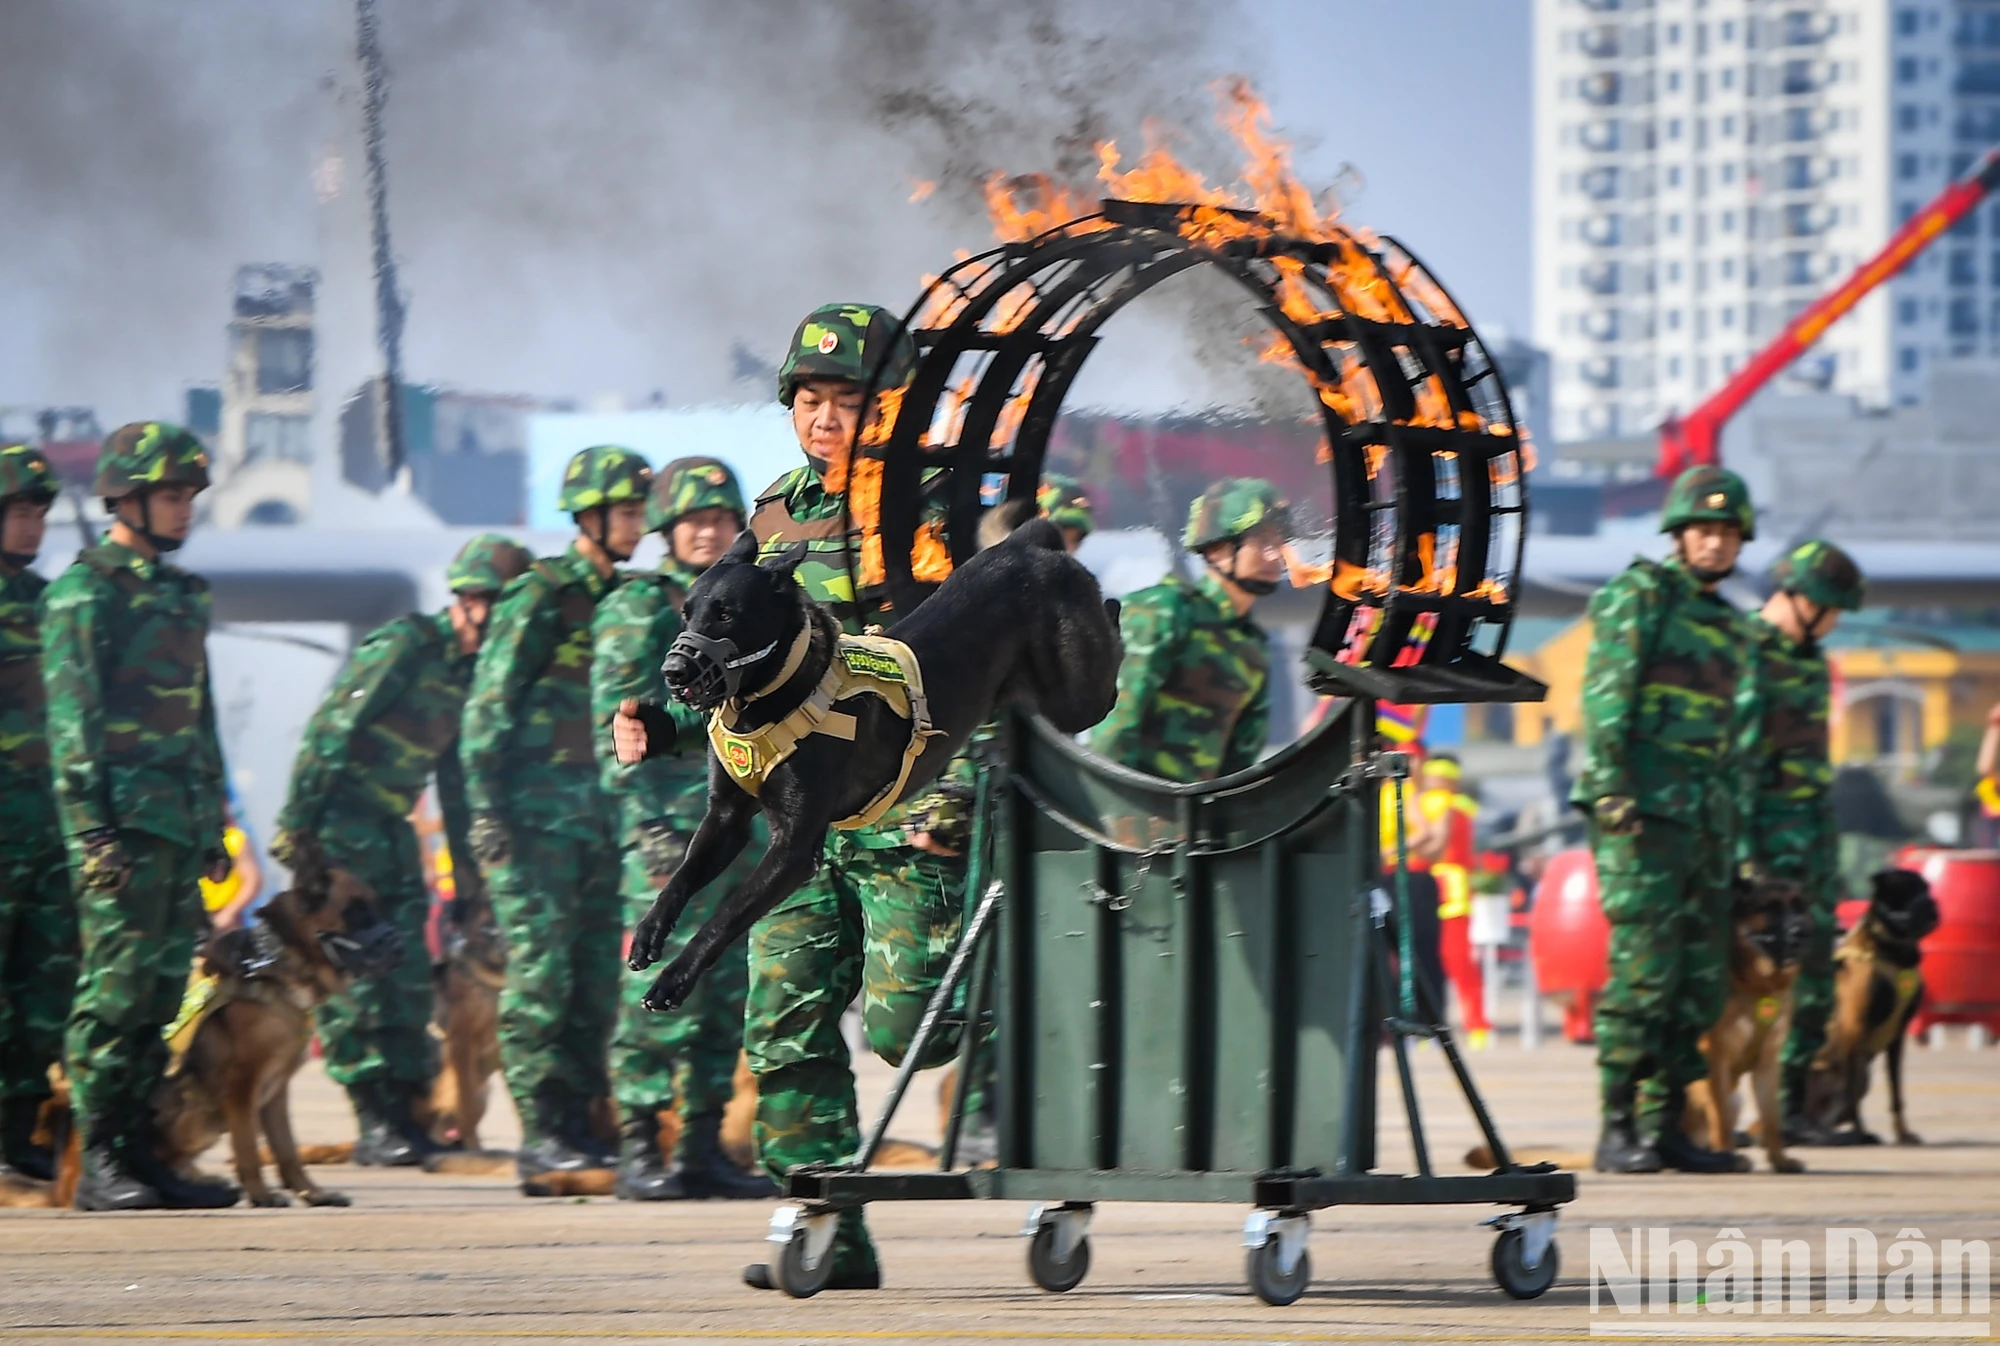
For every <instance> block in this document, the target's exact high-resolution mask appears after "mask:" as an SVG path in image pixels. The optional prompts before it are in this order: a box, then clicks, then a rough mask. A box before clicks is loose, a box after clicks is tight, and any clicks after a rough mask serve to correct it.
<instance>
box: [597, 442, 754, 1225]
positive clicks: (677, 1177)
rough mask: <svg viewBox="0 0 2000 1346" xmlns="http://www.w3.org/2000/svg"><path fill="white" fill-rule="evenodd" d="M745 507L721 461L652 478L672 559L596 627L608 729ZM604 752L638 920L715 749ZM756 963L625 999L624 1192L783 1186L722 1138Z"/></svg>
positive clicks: (662, 658) (693, 917)
mask: <svg viewBox="0 0 2000 1346" xmlns="http://www.w3.org/2000/svg"><path fill="white" fill-rule="evenodd" d="M746 513H747V511H746V510H745V509H744V508H743V492H742V489H741V488H740V487H738V486H737V484H736V476H735V474H734V473H732V472H731V471H730V470H729V468H728V467H727V466H725V465H724V464H723V463H721V462H719V461H717V460H716V459H714V458H682V459H678V460H676V461H675V462H672V463H669V464H667V466H666V467H665V468H664V469H662V470H661V472H660V474H659V475H658V476H657V477H656V478H655V479H654V481H653V495H652V500H651V502H650V504H649V505H648V507H647V513H646V526H647V527H648V528H649V529H651V530H652V531H654V532H657V533H659V534H660V535H661V536H662V537H663V538H664V540H665V541H666V544H667V555H666V559H665V560H664V561H663V562H661V565H660V568H659V570H658V571H656V572H654V573H652V574H650V575H642V574H637V573H634V574H629V575H627V576H626V577H625V581H624V583H623V584H621V585H619V587H618V589H617V590H616V591H615V592H614V593H612V594H611V596H610V597H608V598H606V599H605V600H604V601H603V602H602V603H600V604H599V605H598V608H597V616H596V618H595V620H594V623H593V639H594V642H595V649H594V652H593V655H592V660H591V672H590V687H591V702H592V708H593V710H594V712H595V714H596V716H597V721H598V724H599V725H600V726H601V727H604V728H608V727H609V726H610V723H611V719H612V716H613V715H614V714H615V713H616V712H617V710H618V707H619V706H620V705H622V704H624V703H625V702H626V701H628V700H632V699H642V700H643V699H651V700H658V699H659V696H660V691H661V682H660V665H661V664H663V663H665V662H666V658H667V649H668V647H669V646H671V645H672V644H673V643H674V637H675V636H677V635H679V634H680V632H681V618H680V613H681V607H682V605H683V604H684V603H685V602H686V601H687V590H688V586H689V585H691V584H693V583H694V581H695V579H696V578H697V577H698V576H699V575H700V574H701V572H702V571H704V570H706V569H707V568H708V567H709V566H710V565H712V564H713V563H714V562H715V560H716V559H717V558H718V557H720V556H721V555H722V553H723V552H724V551H726V550H727V549H728V547H729V544H730V542H731V541H732V540H733V539H734V538H735V537H736V535H737V534H738V533H740V532H741V531H742V530H743V521H744V516H745V514H746ZM598 759H599V763H600V778H601V779H602V781H603V783H604V791H605V793H606V794H607V795H609V796H610V797H611V799H612V801H613V804H614V806H615V807H616V808H617V811H618V841H619V846H620V848H621V849H622V851H623V853H624V869H623V882H622V888H623V892H624V896H625V902H626V906H627V910H628V912H629V915H630V917H631V920H632V921H634V922H636V921H637V920H638V919H639V918H640V917H641V916H643V915H645V914H646V912H647V911H648V910H650V909H651V907H652V904H653V899H654V898H655V897H656V896H657V895H658V894H659V891H660V889H661V888H663V887H665V886H666V883H667V880H668V879H669V878H671V877H672V876H673V872H674V870H675V869H677V868H679V866H680V862H681V857H682V856H684V855H685V854H687V847H688V841H689V840H690V839H691V838H692V837H693V835H694V829H695V827H696V826H697V825H699V824H700V822H701V816H702V814H703V813H704V812H705V811H706V810H707V807H708V759H707V756H706V755H705V754H698V753H690V754H687V755H685V756H679V757H661V758H655V759H653V760H652V761H646V762H639V763H636V764H634V765H631V766H621V765H619V763H618V759H617V757H616V756H615V755H614V754H613V753H612V752H611V750H610V748H609V747H608V745H603V744H601V745H600V750H599V753H598ZM762 849H763V848H762V847H761V846H758V845H754V844H753V845H752V846H750V847H749V848H748V849H746V850H745V851H744V853H743V854H742V855H741V856H739V857H737V859H736V862H735V863H734V864H733V865H731V866H730V868H729V869H728V870H726V871H725V872H724V873H723V874H722V875H721V877H719V878H717V879H715V880H714V881H713V882H711V883H710V884H709V885H708V886H707V887H705V888H703V889H702V890H701V892H699V893H697V894H696V895H695V898H694V902H693V904H692V905H691V906H690V907H689V909H688V910H687V911H685V912H683V913H682V915H681V920H680V924H679V925H678V926H677V927H676V928H675V931H674V934H673V937H672V939H671V941H670V943H669V944H668V947H667V951H666V952H665V953H664V954H663V955H662V957H663V958H666V959H669V960H670V959H672V958H674V957H676V956H678V955H679V953H680V951H681V949H682V948H683V947H685V945H686V943H687V941H688V939H689V938H690V937H692V936H693V934H694V932H695V931H696V930H698V929H699V928H700V927H701V926H702V924H703V923H704V922H706V921H707V920H708V919H709V917H710V916H712V915H713V914H714V913H715V908H716V906H717V905H718V904H719V903H720V902H721V901H722V899H723V897H724V896H725V895H726V894H727V893H729V891H730V890H731V889H733V888H735V887H736V885H737V884H739V883H741V882H742V881H743V880H744V879H745V878H747V877H748V876H749V873H750V870H751V869H752V868H754V867H755V864H756V859H757V856H758V854H759V853H761V851H762ZM746 973H747V965H746V963H745V960H744V950H743V947H742V946H741V945H739V946H738V947H737V948H735V949H734V950H732V951H730V952H727V953H724V954H723V956H722V958H721V959H720V960H718V961H717V962H716V964H715V966H714V967H712V968H710V969H709V971H708V975H706V976H705V977H703V978H702V979H701V981H700V983H699V984H698V985H696V987H695V989H694V993H693V995H691V996H690V997H689V998H688V1001H687V1003H686V1004H684V1005H682V1006H681V1007H680V1008H679V1009H678V1010H676V1011H675V1012H674V1013H672V1014H652V1013H649V1012H648V1011H647V1010H646V1008H645V1007H644V1005H643V1003H642V1002H641V999H640V996H639V995H638V994H637V989H636V988H634V990H633V993H631V994H628V995H626V996H625V997H624V998H623V1000H622V1002H621V1003H620V1005H619V1008H618V1031H617V1033H616V1034H615V1035H614V1036H613V1037H612V1039H611V1085H612V1092H613V1095H614V1096H615V1097H616V1099H617V1100H618V1106H619V1110H620V1131H621V1143H620V1146H619V1156H618V1179H617V1183H616V1187H615V1190H616V1193H617V1195H618V1196H619V1197H620V1198H621V1199H623V1200H628V1201H671V1200H677V1199H679V1198H681V1197H736V1198H755V1197H770V1196H776V1195H777V1188H776V1187H775V1186H773V1185H772V1184H771V1183H770V1182H769V1181H768V1180H767V1179H765V1178H764V1177H762V1176H761V1175H758V1174H751V1173H745V1172H744V1171H743V1170H742V1169H740V1168H738V1167H737V1166H736V1164H735V1163H734V1161H732V1160H731V1159H730V1158H729V1156H728V1155H727V1154H725V1153H724V1152H723V1149H722V1143H721V1136H722V1110H723V1107H724V1106H725V1105H726V1104H727V1103H728V1102H729V1097H730V1094H731V1093H732V1092H733V1089H734V1080H735V1073H736V1056H737V1053H738V1051H739V1050H740V1049H741V1048H742V1045H743V993H744V987H745V983H746ZM676 1103H678V1105H679V1108H680V1113H681V1145H680V1155H679V1163H678V1164H677V1165H676V1166H674V1167H672V1168H670V1167H668V1166H667V1164H666V1162H665V1160H666V1158H667V1157H666V1156H663V1155H662V1154H661V1153H660V1146H659V1120H658V1115H659V1112H660V1110H661V1109H663V1108H666V1107H669V1106H673V1105H675V1104H676Z"/></svg>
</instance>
